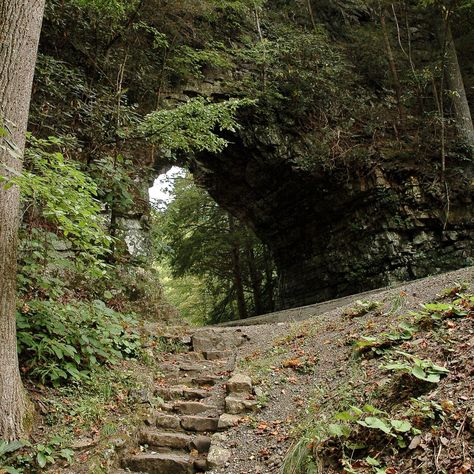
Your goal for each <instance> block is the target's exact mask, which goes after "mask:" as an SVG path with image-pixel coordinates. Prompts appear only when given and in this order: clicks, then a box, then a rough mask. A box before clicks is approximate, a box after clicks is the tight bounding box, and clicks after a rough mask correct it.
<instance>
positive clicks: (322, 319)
mask: <svg viewBox="0 0 474 474" xmlns="http://www.w3.org/2000/svg"><path fill="white" fill-rule="evenodd" d="M473 276H474V270H473V269H472V268H467V269H463V270H459V271H456V272H451V273H447V274H444V275H441V276H437V277H431V278H427V279H423V280H419V281H415V282H412V283H409V284H406V285H403V286H399V287H397V288H394V289H384V290H381V291H378V292H377V291H376V292H370V294H369V295H368V296H367V295H364V296H363V298H364V300H367V301H369V300H370V301H373V302H375V301H376V302H377V308H376V309H375V308H374V309H371V310H369V311H367V312H361V314H356V315H354V314H352V315H351V311H352V309H353V307H354V304H355V301H356V300H360V299H361V297H360V296H359V295H355V296H353V297H349V298H344V299H342V300H340V302H339V303H338V302H337V301H335V302H331V309H330V310H327V309H328V307H327V306H322V305H315V306H313V307H305V308H303V309H301V310H300V312H299V313H297V314H298V317H297V318H295V319H301V320H300V321H296V322H295V321H288V320H287V321H282V319H284V318H285V314H283V313H282V312H280V313H275V314H274V315H266V316H265V317H264V318H260V320H253V321H250V323H252V324H251V325H248V326H236V327H214V328H211V329H209V328H206V329H202V330H197V331H194V332H191V331H188V332H187V334H183V333H181V334H179V335H176V336H170V337H176V338H178V340H179V343H180V344H181V345H184V346H185V347H186V350H185V351H184V352H181V353H177V354H169V355H167V356H166V357H164V359H163V361H162V368H163V372H164V373H165V374H166V375H165V376H164V377H163V379H162V380H160V381H159V384H158V386H157V387H156V394H157V395H159V396H161V397H162V399H163V403H162V404H161V406H160V408H159V410H158V411H157V412H156V413H154V414H153V416H150V418H149V419H147V420H146V421H145V422H144V425H143V426H142V427H141V428H140V429H139V430H138V438H137V443H136V446H135V447H134V448H133V449H129V450H128V451H127V452H126V454H125V455H124V456H123V459H122V468H123V469H124V470H119V471H117V472H116V474H118V473H119V472H130V471H131V472H146V473H156V474H161V473H168V474H174V473H198V472H205V471H207V472H212V473H214V474H224V473H226V474H250V473H255V474H263V473H273V472H280V471H281V469H282V464H283V462H284V458H285V456H286V455H287V453H288V451H289V450H290V448H291V447H292V445H294V443H295V441H296V440H298V439H303V440H304V437H303V438H301V437H302V434H303V433H304V430H305V429H307V428H308V423H310V422H311V417H312V416H314V414H315V413H318V412H319V414H321V412H323V413H324V411H325V410H327V411H328V413H329V411H330V410H331V409H334V406H336V407H337V406H338V405H339V404H341V403H342V402H341V400H342V401H347V399H348V398H351V400H352V401H351V403H353V404H356V403H358V402H360V403H367V400H369V401H370V400H371V397H372V395H371V394H372V393H376V392H377V393H382V392H383V390H387V393H386V395H384V396H386V397H388V398H389V397H390V396H391V395H390V391H389V388H390V387H391V385H390V384H392V382H393V380H392V379H390V378H388V379H387V380H389V381H388V382H387V380H385V379H384V380H381V379H382V378H383V377H381V376H380V374H379V372H377V370H379V369H378V367H379V365H380V361H378V360H372V359H361V358H359V359H356V358H355V357H354V348H353V344H352V343H353V341H354V340H355V339H357V338H360V337H361V335H364V334H368V333H370V334H373V335H377V334H386V333H387V331H390V330H391V329H390V328H392V327H393V325H394V324H398V321H399V320H400V319H401V318H403V317H404V316H403V315H405V314H407V313H409V311H410V310H417V309H419V307H420V303H422V302H430V301H434V300H436V299H437V298H438V299H439V295H440V293H442V292H443V291H445V290H446V289H447V288H451V287H453V286H456V285H459V282H467V283H466V285H467V286H469V285H471V287H472V282H473ZM359 306H360V305H359ZM292 315H293V316H294V315H295V310H290V311H288V312H287V314H286V316H287V318H291V317H292ZM348 315H349V316H348ZM473 321H474V320H473V319H472V318H465V319H463V320H462V321H458V320H456V322H452V321H450V322H449V324H448V326H449V328H448V329H447V330H448V331H451V333H449V332H448V336H447V337H448V339H449V344H454V346H453V347H462V348H463V352H462V354H465V355H466V357H465V358H464V359H463V358H462V357H464V356H459V357H458V359H456V360H457V362H456V363H458V364H461V365H462V366H463V370H465V372H466V373H467V374H470V375H469V377H468V379H466V378H464V379H463V381H462V386H461V385H460V386H459V387H458V386H457V385H456V384H457V383H458V382H459V380H458V379H456V377H455V376H454V372H453V369H451V373H453V376H451V375H450V376H448V377H447V378H446V379H444V380H446V382H444V385H441V384H440V386H439V387H438V388H436V387H431V386H430V387H428V389H429V390H428V389H426V390H427V391H426V394H427V396H428V397H431V396H433V397H434V396H435V395H436V393H437V394H438V395H439V393H443V396H444V397H446V399H449V400H450V402H449V403H451V404H452V405H453V406H456V403H457V400H458V399H459V401H460V403H464V402H465V405H466V407H472V406H474V396H473V393H472V385H473V383H472V378H473V376H474V367H473V366H472V365H473V361H472V353H473V351H474V336H473V335H474V327H473V326H474V325H473ZM259 323H260V324H259ZM455 330H456V331H458V332H453V331H455ZM458 333H459V334H458ZM440 334H441V333H439V332H437V333H436V335H435V336H432V335H431V333H429V334H428V333H419V334H418V335H416V336H415V337H410V341H406V342H404V344H412V345H413V344H414V347H420V348H423V350H424V351H425V352H426V353H427V354H429V355H430V356H431V357H432V359H433V360H435V361H436V362H438V363H441V364H442V365H445V364H446V363H447V361H448V362H449V361H450V359H449V357H452V356H451V355H450V356H449V357H448V359H449V360H448V359H447V358H446V357H444V356H442V354H437V353H436V352H437V349H436V347H437V346H436V344H438V343H439V338H440V337H444V336H441V335H440ZM448 339H447V340H448ZM450 347H451V346H450ZM401 348H402V349H404V350H410V348H409V347H408V346H407V348H405V347H404V346H403V345H402V346H401ZM453 350H454V349H449V351H451V353H452V351H453ZM430 351H431V352H430ZM469 354H471V355H470V356H469ZM437 357H438V359H439V358H441V359H443V360H436V358H437ZM453 367H454V366H453ZM387 387H388V388H387ZM460 387H462V388H460ZM402 388H403V389H405V388H406V387H405V386H403V387H402ZM432 388H433V389H436V392H435V395H433V394H432V393H431V392H433V390H432ZM392 389H393V387H392V388H390V390H392ZM396 390H399V388H397V389H396ZM417 390H418V389H417ZM430 390H431V392H430ZM458 392H459V393H458ZM461 392H462V393H461ZM420 393H421V392H420ZM423 393H425V392H423ZM397 396H399V395H398V394H397ZM411 397H412V394H409V395H407V397H406V399H407V400H411ZM401 401H402V402H403V400H402V399H401ZM374 403H377V402H376V401H375V402H374ZM440 403H441V402H440ZM446 403H447V402H446ZM395 405H396V403H395V402H393V401H392V402H391V406H395ZM450 406H451V405H450ZM462 406H464V405H462ZM460 409H461V408H460ZM463 409H464V408H463ZM466 410H467V411H466V415H465V418H464V424H463V425H462V427H461V428H459V430H458V434H457V438H456V439H457V440H459V439H461V440H462V443H463V445H462V446H461V445H460V446H461V447H460V448H459V450H460V451H459V453H460V454H457V455H456V456H457V457H456V456H455V455H454V454H453V457H452V459H447V460H445V459H444V457H443V456H444V453H445V452H444V451H443V449H446V452H447V448H445V447H444V446H441V449H440V450H439V452H438V451H436V449H438V448H436V449H435V453H436V455H435V457H434V460H431V459H427V458H426V456H425V454H424V452H425V451H424V450H423V446H426V452H432V449H433V446H432V445H430V444H429V443H433V442H434V441H433V435H431V434H430V436H431V437H427V438H426V439H425V438H423V436H424V435H423V434H420V435H419V437H420V440H421V441H420V440H418V441H417V443H418V444H416V446H414V447H413V446H411V444H410V446H411V448H410V449H411V451H410V459H409V460H408V461H407V456H405V455H403V456H405V457H404V458H403V459H402V458H400V459H398V458H397V459H395V458H394V459H393V466H396V464H397V462H398V463H399V467H398V468H397V467H393V470H386V471H380V472H387V473H398V472H437V471H436V470H432V469H435V468H432V467H431V466H432V464H431V462H433V463H437V464H438V467H436V466H435V467H436V469H438V472H448V473H456V474H468V473H469V472H473V471H472V469H471V464H469V462H470V459H472V458H473V457H474V455H473V446H472V443H471V444H469V443H470V441H472V439H471V438H472V437H471V438H469V436H470V435H469V436H468V435H467V434H466V436H468V438H466V439H467V441H466V439H465V438H462V436H464V434H463V433H464V431H466V433H467V432H468V429H467V428H468V426H469V423H468V422H466V419H470V418H469V416H471V417H472V414H470V412H468V410H469V408H466ZM328 416H329V415H328ZM472 420H473V421H472V423H473V426H474V418H472ZM454 422H455V420H454V421H453V423H454ZM453 426H457V425H453ZM443 429H444V428H443ZM445 429H446V430H449V427H446V428H445ZM453 429H454V428H453ZM457 429H458V428H456V430H457ZM414 433H415V431H414ZM455 435H456V433H454V434H453V439H454V438H455V437H456V436H455ZM444 436H445V437H444V438H443V437H442V439H443V443H444V442H445V440H446V439H447V438H446V437H447V436H448V434H445V435H444ZM428 438H429V439H428ZM377 442H378V440H377V439H376V440H374V446H377V444H376V443H377ZM408 442H410V439H408ZM449 442H450V441H449ZM460 442H461V441H460ZM311 443H312V441H311V439H308V440H304V447H305V449H306V451H304V450H303V451H304V452H303V454H302V455H303V456H307V454H308V453H310V452H311V449H312V444H311ZM423 443H425V444H423ZM453 443H454V441H453ZM466 443H467V444H466ZM412 444H413V443H412ZM434 446H435V447H436V446H437V444H435V445H434ZM335 449H336V448H334V450H335ZM381 449H382V448H381ZM334 450H333V451H334ZM405 451H407V449H405ZM368 452H369V453H372V451H368ZM380 452H382V451H380ZM450 452H451V453H455V452H456V446H455V445H454V444H453V447H452V450H451V451H450ZM441 453H442V454H443V455H441ZM402 454H403V453H402ZM375 455H376V454H375ZM403 456H402V457H403ZM423 456H425V457H423ZM411 458H413V459H411ZM299 462H300V465H304V460H301V459H300V460H299ZM410 463H412V464H410ZM443 463H445V464H446V466H443ZM433 465H434V464H433ZM473 465H474V464H473ZM359 466H360V470H359V471H357V472H361V473H365V472H367V473H371V472H375V471H373V470H372V469H373V468H372V467H371V466H369V465H366V464H364V462H362V463H359ZM450 466H451V467H450ZM463 466H464V467H463ZM318 467H319V470H317V471H310V470H309V468H308V471H304V470H300V471H298V470H295V471H291V470H289V471H287V472H324V473H336V472H345V471H344V470H343V468H342V467H341V466H340V464H337V462H336V463H332V464H331V463H328V464H324V465H323V464H321V465H319V466H318ZM443 469H444V471H443ZM456 469H457V470H456Z"/></svg>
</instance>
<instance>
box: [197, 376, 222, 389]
mask: <svg viewBox="0 0 474 474" xmlns="http://www.w3.org/2000/svg"><path fill="white" fill-rule="evenodd" d="M220 380H221V378H220V377H217V376H213V375H201V376H199V377H193V378H192V379H191V382H192V383H193V384H195V385H198V386H199V387H202V386H206V385H208V386H212V385H215V384H216V383H218V382H219V381H220Z"/></svg>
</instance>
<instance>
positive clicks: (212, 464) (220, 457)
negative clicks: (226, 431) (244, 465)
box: [207, 445, 232, 469]
mask: <svg viewBox="0 0 474 474" xmlns="http://www.w3.org/2000/svg"><path fill="white" fill-rule="evenodd" d="M231 454H232V453H231V452H230V450H228V449H225V448H222V447H220V446H216V445H212V446H211V449H210V450H209V454H208V455H207V464H208V467H209V468H210V469H216V468H218V467H221V466H224V465H225V463H226V462H228V461H229V459H230V456H231Z"/></svg>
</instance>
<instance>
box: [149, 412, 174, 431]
mask: <svg viewBox="0 0 474 474" xmlns="http://www.w3.org/2000/svg"><path fill="white" fill-rule="evenodd" d="M180 421H181V420H180V419H179V416H175V415H168V414H166V413H157V414H156V415H155V416H154V417H150V421H149V422H148V425H155V426H156V427H157V428H164V429H170V430H179V429H181V423H180Z"/></svg>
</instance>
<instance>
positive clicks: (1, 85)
mask: <svg viewBox="0 0 474 474" xmlns="http://www.w3.org/2000/svg"><path fill="white" fill-rule="evenodd" d="M43 10H44V0H2V1H0V127H2V129H4V133H5V130H6V131H7V132H6V133H7V136H6V137H4V138H3V139H0V176H3V177H4V178H6V179H7V180H8V179H9V178H11V177H12V175H15V174H18V173H19V172H21V168H22V155H23V150H24V147H25V132H26V126H27V121H28V110H29V105H30V98H31V87H32V82H33V74H34V67H35V62H36V54H37V49H38V41H39V36H40V31H41V22H42V18H43ZM19 209H20V191H19V189H18V187H16V186H13V187H10V188H8V189H5V188H4V187H3V186H2V185H1V184H0V438H2V439H6V440H12V439H17V438H20V437H21V436H22V435H24V433H25V429H26V428H27V426H25V423H26V415H27V412H28V402H27V398H26V393H25V391H24V389H23V386H22V383H21V379H20V372H19V368H18V356H17V343H16V320H15V309H16V259H17V243H18V223H19Z"/></svg>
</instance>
